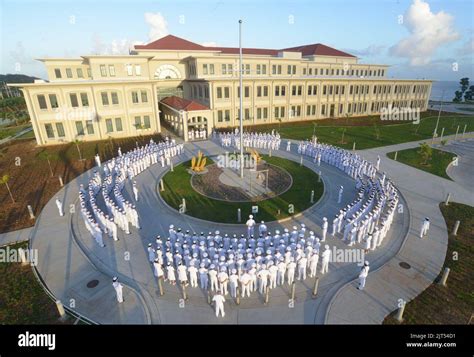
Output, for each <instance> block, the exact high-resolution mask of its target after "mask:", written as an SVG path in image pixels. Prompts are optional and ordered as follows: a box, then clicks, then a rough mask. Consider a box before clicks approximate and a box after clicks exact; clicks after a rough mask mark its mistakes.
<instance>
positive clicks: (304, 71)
mask: <svg viewBox="0 0 474 357" xmlns="http://www.w3.org/2000/svg"><path fill="white" fill-rule="evenodd" d="M305 75H306V68H303V76H305Z"/></svg>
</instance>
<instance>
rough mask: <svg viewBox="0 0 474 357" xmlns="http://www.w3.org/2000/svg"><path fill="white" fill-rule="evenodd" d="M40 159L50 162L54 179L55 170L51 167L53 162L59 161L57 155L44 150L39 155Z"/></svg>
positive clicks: (50, 170)
mask: <svg viewBox="0 0 474 357" xmlns="http://www.w3.org/2000/svg"><path fill="white" fill-rule="evenodd" d="M38 158H39V159H40V160H46V161H47V162H48V165H49V172H50V173H51V177H53V176H54V174H53V168H52V167H51V161H56V160H57V159H58V157H57V155H56V154H51V153H49V152H48V151H46V150H43V151H41V152H40V153H39V154H38Z"/></svg>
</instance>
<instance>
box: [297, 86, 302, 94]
mask: <svg viewBox="0 0 474 357" xmlns="http://www.w3.org/2000/svg"><path fill="white" fill-rule="evenodd" d="M302 93H303V86H298V95H301V94H302Z"/></svg>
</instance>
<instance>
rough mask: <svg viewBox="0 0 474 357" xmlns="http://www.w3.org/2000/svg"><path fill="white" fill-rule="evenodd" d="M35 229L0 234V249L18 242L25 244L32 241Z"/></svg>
mask: <svg viewBox="0 0 474 357" xmlns="http://www.w3.org/2000/svg"><path fill="white" fill-rule="evenodd" d="M32 231H33V227H30V228H24V229H19V230H17V231H12V232H7V233H0V247H1V246H4V245H7V244H13V243H18V242H24V241H27V240H29V239H30V235H31V232H32Z"/></svg>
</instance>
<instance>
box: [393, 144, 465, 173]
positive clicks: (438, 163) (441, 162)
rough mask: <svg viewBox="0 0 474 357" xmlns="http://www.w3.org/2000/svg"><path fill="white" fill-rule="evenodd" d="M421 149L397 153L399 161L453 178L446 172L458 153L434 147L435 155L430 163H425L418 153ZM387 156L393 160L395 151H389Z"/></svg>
mask: <svg viewBox="0 0 474 357" xmlns="http://www.w3.org/2000/svg"><path fill="white" fill-rule="evenodd" d="M419 150H420V149H419V148H412V149H406V150H401V151H399V152H398V154H397V161H399V162H401V163H404V164H405V165H408V166H412V167H415V168H417V169H419V170H423V171H426V172H429V173H430V174H433V175H436V176H440V177H443V178H445V179H448V180H451V178H450V177H449V176H448V175H447V174H446V168H447V167H448V165H449V164H450V163H451V162H453V158H455V157H456V154H453V153H450V152H446V151H442V150H438V149H434V148H433V149H432V150H433V155H432V157H431V159H430V160H428V163H427V164H425V163H424V162H423V159H422V158H421V155H420V154H419V153H418V151H419ZM387 156H388V157H389V158H390V159H392V160H393V159H394V158H395V152H389V153H387Z"/></svg>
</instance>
